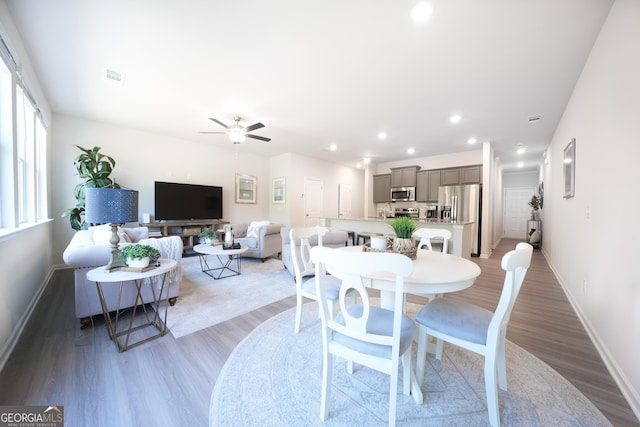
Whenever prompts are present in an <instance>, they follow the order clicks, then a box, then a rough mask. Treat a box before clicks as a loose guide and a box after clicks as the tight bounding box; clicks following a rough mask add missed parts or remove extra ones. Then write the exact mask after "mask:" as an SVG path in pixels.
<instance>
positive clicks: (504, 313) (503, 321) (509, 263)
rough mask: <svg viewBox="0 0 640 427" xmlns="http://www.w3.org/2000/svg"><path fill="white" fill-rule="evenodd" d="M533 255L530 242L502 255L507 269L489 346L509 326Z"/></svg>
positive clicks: (519, 244)
mask: <svg viewBox="0 0 640 427" xmlns="http://www.w3.org/2000/svg"><path fill="white" fill-rule="evenodd" d="M532 255H533V246H531V245H530V244H528V243H518V244H517V245H516V248H515V250H512V251H509V252H508V253H506V254H505V255H504V256H503V257H502V263H501V266H502V269H503V270H504V271H505V278H504V285H503V287H502V293H501V294H500V301H499V302H498V306H497V307H496V310H495V311H494V313H493V318H492V319H491V323H489V328H488V331H487V346H489V345H490V343H489V341H493V340H498V338H499V335H500V333H501V332H502V331H504V330H505V329H506V328H507V324H508V323H509V318H510V317H511V311H512V310H513V306H514V304H515V303H516V299H517V298H518V294H519V293H520V288H521V287H522V282H523V281H524V277H525V276H526V274H527V270H528V269H529V266H530V265H531V257H532Z"/></svg>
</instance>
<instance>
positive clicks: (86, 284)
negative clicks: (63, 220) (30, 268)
mask: <svg viewBox="0 0 640 427" xmlns="http://www.w3.org/2000/svg"><path fill="white" fill-rule="evenodd" d="M110 234H111V232H110V231H109V230H108V228H106V227H104V226H100V227H90V228H89V229H88V230H80V231H78V232H77V233H76V234H75V235H74V236H73V238H72V239H71V242H69V245H68V246H67V248H66V249H65V251H64V253H63V255H62V257H63V259H64V262H65V264H67V265H69V266H71V267H73V268H74V270H75V278H74V282H75V300H76V317H77V318H79V319H80V324H81V325H82V326H85V325H87V324H89V323H90V322H91V316H94V315H96V314H102V306H101V305H100V298H99V297H98V291H97V288H96V284H95V282H92V281H89V280H87V272H88V271H89V270H91V269H94V268H96V267H100V266H103V265H106V264H107V263H108V262H109V258H110V256H111V246H110V245H109V243H108V238H109V235H110ZM118 234H120V236H121V237H120V245H127V244H131V243H141V244H145V245H149V246H153V247H155V248H156V249H158V250H159V251H160V256H161V257H162V258H171V259H175V260H176V261H178V267H177V268H176V269H175V270H174V272H173V273H171V274H170V276H169V283H168V285H169V292H168V295H169V296H168V298H169V303H170V304H171V305H174V304H175V301H176V299H177V297H178V295H179V293H180V279H181V277H182V249H183V244H182V239H180V237H178V236H169V237H162V238H159V239H150V238H149V229H148V228H147V227H134V228H120V229H119V232H118ZM123 240H124V241H123ZM109 285H113V286H109ZM165 286H166V285H165ZM118 288H119V286H118V284H116V283H112V284H105V286H103V292H104V295H105V300H106V303H107V307H108V308H109V311H113V310H115V309H116V306H117V299H118ZM135 296H136V289H135V286H134V284H133V283H130V284H127V283H125V284H124V286H123V289H122V297H121V302H120V308H126V307H132V306H133V304H134V302H135ZM142 297H143V299H144V300H145V301H152V300H153V298H152V294H151V290H150V288H149V287H148V286H143V289H142Z"/></svg>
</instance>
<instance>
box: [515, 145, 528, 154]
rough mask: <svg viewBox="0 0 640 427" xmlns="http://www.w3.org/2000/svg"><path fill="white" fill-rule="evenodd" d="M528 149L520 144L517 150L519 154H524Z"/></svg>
mask: <svg viewBox="0 0 640 427" xmlns="http://www.w3.org/2000/svg"><path fill="white" fill-rule="evenodd" d="M526 151H527V150H526V149H525V148H524V147H522V146H519V147H518V149H517V150H516V153H518V154H524V153H525V152H526Z"/></svg>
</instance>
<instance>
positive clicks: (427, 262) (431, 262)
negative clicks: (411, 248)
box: [339, 246, 481, 308]
mask: <svg viewBox="0 0 640 427" xmlns="http://www.w3.org/2000/svg"><path fill="white" fill-rule="evenodd" d="M339 250H346V251H360V252H361V251H363V250H364V249H363V246H345V247H344V248H340V249H339ZM480 273H481V270H480V267H479V266H478V264H476V263H475V262H473V261H470V260H468V259H465V258H462V257H459V256H457V255H451V254H444V253H442V252H435V251H429V250H426V249H418V251H417V256H416V259H415V260H414V261H413V273H412V274H411V275H410V276H408V277H405V279H404V292H405V293H409V294H415V295H421V296H427V297H433V296H434V295H438V294H445V293H449V292H457V291H461V290H464V289H467V288H468V287H470V286H471V285H473V282H474V281H475V280H476V278H477V277H478V276H479V275H480ZM371 279H372V280H371V283H370V286H371V287H372V288H373V289H379V290H380V305H381V306H382V307H384V308H392V307H393V295H394V291H395V289H394V288H395V282H394V278H393V277H392V276H391V275H389V274H385V273H379V274H375V275H373V276H372V277H371Z"/></svg>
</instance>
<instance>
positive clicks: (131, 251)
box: [119, 244, 160, 268]
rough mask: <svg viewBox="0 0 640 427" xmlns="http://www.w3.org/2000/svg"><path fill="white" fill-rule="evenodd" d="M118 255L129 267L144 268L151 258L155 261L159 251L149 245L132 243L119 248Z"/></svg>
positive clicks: (158, 256)
mask: <svg viewBox="0 0 640 427" xmlns="http://www.w3.org/2000/svg"><path fill="white" fill-rule="evenodd" d="M119 257H120V259H123V260H124V261H126V262H127V265H128V266H129V267H136V268H145V267H147V266H148V265H149V263H150V262H151V261H152V260H153V261H154V262H155V261H156V260H157V259H158V258H160V252H159V251H158V250H157V249H156V248H154V247H152V246H149V245H141V244H133V245H127V246H125V247H123V248H122V249H120V254H119Z"/></svg>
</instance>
